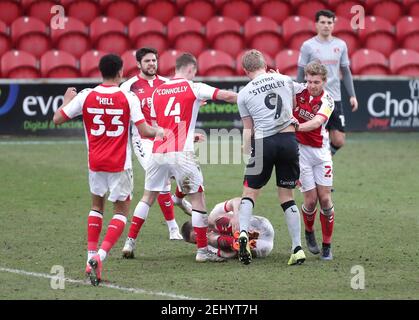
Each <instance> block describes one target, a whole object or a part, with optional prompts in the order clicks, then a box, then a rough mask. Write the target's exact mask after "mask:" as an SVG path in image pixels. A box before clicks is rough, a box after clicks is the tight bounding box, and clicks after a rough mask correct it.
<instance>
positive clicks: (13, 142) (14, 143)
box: [0, 140, 84, 145]
mask: <svg viewBox="0 0 419 320" xmlns="http://www.w3.org/2000/svg"><path fill="white" fill-rule="evenodd" d="M82 143H84V141H83V140H56V141H54V140H45V141H42V140H33V141H31V140H27V141H0V145H33V144H35V145H37V144H82Z"/></svg>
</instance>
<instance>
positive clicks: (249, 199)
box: [238, 169, 272, 264]
mask: <svg viewBox="0 0 419 320" xmlns="http://www.w3.org/2000/svg"><path fill="white" fill-rule="evenodd" d="M271 172H272V169H271ZM249 178H250V181H251V182H250V184H251V185H256V184H255V180H256V179H255V177H253V178H252V177H249ZM246 181H247V185H248V184H249V179H248V180H246V178H245V186H244V187H243V193H242V199H241V202H240V206H239V226H240V228H239V230H240V235H239V240H238V241H239V260H240V261H241V262H242V263H243V264H249V263H250V262H252V252H251V250H250V240H249V234H248V232H249V224H250V219H251V218H252V216H253V208H254V206H255V201H256V199H257V198H258V196H259V194H260V192H261V188H258V189H254V188H251V187H249V186H246ZM264 184H266V183H263V185H264Z"/></svg>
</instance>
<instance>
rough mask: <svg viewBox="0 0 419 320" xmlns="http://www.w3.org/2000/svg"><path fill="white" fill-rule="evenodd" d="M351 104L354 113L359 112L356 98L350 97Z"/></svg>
mask: <svg viewBox="0 0 419 320" xmlns="http://www.w3.org/2000/svg"><path fill="white" fill-rule="evenodd" d="M349 103H350V104H351V107H352V112H355V111H356V110H358V100H357V99H356V97H350V98H349Z"/></svg>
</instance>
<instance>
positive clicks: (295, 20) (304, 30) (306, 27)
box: [282, 16, 316, 50]
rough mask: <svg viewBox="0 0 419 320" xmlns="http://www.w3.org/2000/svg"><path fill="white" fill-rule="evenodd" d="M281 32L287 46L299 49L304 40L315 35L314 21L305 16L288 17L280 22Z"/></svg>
mask: <svg viewBox="0 0 419 320" xmlns="http://www.w3.org/2000/svg"><path fill="white" fill-rule="evenodd" d="M282 34H283V37H284V41H285V43H287V44H288V46H287V47H288V48H290V49H295V50H300V48H301V45H302V44H303V42H304V41H306V40H308V39H310V38H311V37H313V36H315V35H316V32H315V26H314V22H313V21H312V20H310V19H308V18H306V17H300V16H291V17H288V18H287V19H285V21H284V22H283V23H282Z"/></svg>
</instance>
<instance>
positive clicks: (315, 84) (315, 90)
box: [306, 74, 324, 97]
mask: <svg viewBox="0 0 419 320" xmlns="http://www.w3.org/2000/svg"><path fill="white" fill-rule="evenodd" d="M306 80H307V90H308V93H310V95H311V96H313V97H317V96H318V95H320V94H321V93H322V91H323V86H324V81H323V80H322V78H321V76H319V75H314V76H313V75H310V74H308V75H307V76H306Z"/></svg>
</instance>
